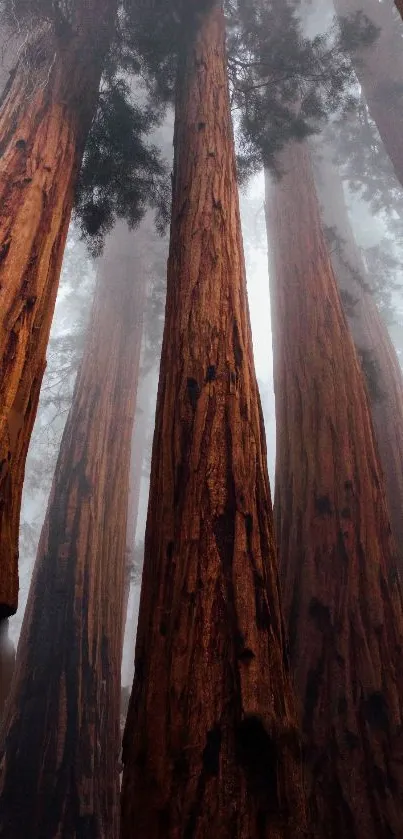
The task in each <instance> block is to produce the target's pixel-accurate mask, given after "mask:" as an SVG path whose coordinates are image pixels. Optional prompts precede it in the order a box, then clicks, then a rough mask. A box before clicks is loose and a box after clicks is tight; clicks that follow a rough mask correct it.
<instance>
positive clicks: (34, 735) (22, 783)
mask: <svg viewBox="0 0 403 839" xmlns="http://www.w3.org/2000/svg"><path fill="white" fill-rule="evenodd" d="M121 244H122V243H121ZM115 247H116V239H115ZM110 257H111V258H108V256H105V258H104V262H103V265H102V273H101V275H100V277H99V281H98V286H97V290H96V298H95V304H94V309H93V314H92V319H91V323H90V327H89V335H88V340H87V344H86V350H85V353H84V357H83V361H82V364H81V368H80V372H79V374H78V379H77V383H76V387H75V392H74V398H73V403H72V407H71V410H70V414H69V417H68V420H67V424H66V428H65V431H64V434H63V440H62V444H61V449H60V454H59V458H58V463H57V467H56V473H55V477H54V481H53V487H52V492H51V497H50V501H49V507H48V511H47V516H46V521H45V524H44V527H43V531H42V535H41V540H40V544H39V548H38V555H37V561H36V565H35V570H34V576H33V581H32V584H31V590H30V594H29V599H28V605H27V608H26V613H25V617H24V624H23V629H22V636H21V640H20V643H19V647H18V655H17V661H16V675H15V679H14V681H13V688H12V693H11V696H10V701H9V703H8V704H7V714H6V719H5V727H4V731H3V733H2V741H1V744H0V836H1V837H11V836H12V837H13V839H26V837H27V825H29V837H30V839H55V837H59V836H60V837H66V839H67V837H68V839H75V838H76V839H82V837H84V836H85V837H86V839H116V837H117V835H118V815H119V806H118V796H119V774H118V773H119V765H118V761H119V752H120V665H121V654H122V635H123V627H122V611H123V592H124V581H125V570H126V527H127V500H128V491H129V470H130V444H131V435H132V423H133V415H134V405H135V396H136V388H137V375H138V364H139V352H140V342H141V328H139V327H140V325H141V323H142V314H143V313H142V311H141V310H140V312H139V309H138V303H139V298H140V304H141V298H142V291H141V288H142V278H140V280H139V279H138V278H135V279H133V276H132V274H131V271H129V270H128V269H127V266H126V265H125V264H123V265H122V263H121V264H119V263H116V257H115V258H113V254H111V255H110Z"/></svg>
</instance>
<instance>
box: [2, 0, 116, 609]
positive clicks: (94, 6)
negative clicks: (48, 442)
mask: <svg viewBox="0 0 403 839" xmlns="http://www.w3.org/2000/svg"><path fill="white" fill-rule="evenodd" d="M75 7H77V9H76V8H75ZM75 7H74V10H73V13H72V26H71V30H70V31H69V34H68V35H65V36H63V38H62V37H61V36H60V35H56V34H55V32H54V31H53V29H52V27H51V26H50V24H43V25H42V26H41V27H39V28H38V30H37V31H36V33H35V35H33V36H32V38H30V40H29V42H28V43H27V45H26V47H25V49H24V51H23V52H22V54H21V57H20V60H19V63H18V65H17V67H16V69H15V71H14V72H13V74H12V75H11V77H10V82H9V84H8V86H7V87H6V90H5V92H4V94H3V98H2V100H1V103H0V311H1V319H0V619H1V618H2V617H6V616H7V615H10V614H13V613H14V612H15V611H16V608H17V600H18V528H19V517H20V506H21V492H22V484H23V478H24V469H25V460H26V454H27V449H28V444H29V440H30V436H31V431H32V426H33V423H34V419H35V415H36V410H37V405H38V398H39V391H40V386H41V380H42V376H43V372H44V369H45V354H46V346H47V342H48V338H49V330H50V325H51V320H52V316H53V310H54V304H55V298H56V293H57V286H58V280H59V275H60V268H61V262H62V257H63V251H64V246H65V241H66V235H67V230H68V225H69V220H70V214H71V208H72V202H73V191H74V185H75V181H76V176H77V172H78V168H79V166H80V161H81V157H82V153H83V148H84V142H85V138H86V135H87V131H88V128H89V125H90V120H91V118H92V115H93V112H94V109H95V105H96V100H97V92H98V86H99V80H100V74H101V69H102V64H103V58H104V54H105V50H106V49H107V47H108V43H109V38H110V35H111V31H112V27H113V21H114V14H115V8H116V0H102V2H100V1H99V0H75Z"/></svg>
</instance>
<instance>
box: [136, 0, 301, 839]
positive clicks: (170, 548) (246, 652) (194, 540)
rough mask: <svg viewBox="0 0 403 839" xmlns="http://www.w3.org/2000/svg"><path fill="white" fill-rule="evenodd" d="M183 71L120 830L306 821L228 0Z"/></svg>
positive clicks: (256, 827)
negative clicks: (245, 219)
mask: <svg viewBox="0 0 403 839" xmlns="http://www.w3.org/2000/svg"><path fill="white" fill-rule="evenodd" d="M211 6H212V7H211V8H209V9H207V10H206V9H205V8H204V9H203V10H202V12H201V14H200V16H199V19H198V25H199V29H198V32H197V34H196V35H195V37H194V41H193V42H191V43H189V44H188V48H187V55H186V59H185V60H184V63H183V66H182V67H181V69H180V73H179V80H178V89H177V105H176V125H175V166H174V194H173V206H172V225H171V243H170V256H169V263H168V291H167V306H166V321H165V331H164V340H163V349H162V360H161V370H160V381H159V391H158V402H157V415H156V426H155V436H154V444H153V458H152V469H151V487H150V500H149V509H148V521H147V531H146V544H145V561H144V571H143V583H142V592H141V603H140V615H139V625H138V635H137V644H136V656H135V677H134V684H133V691H132V695H131V700H130V707H129V713H128V719H127V723H126V729H125V736H124V748H123V761H124V766H125V768H124V776H123V788H122V833H121V835H122V837H123V838H124V839H126V837H127V839H129V837H131V836H133V831H137V832H138V834H139V835H140V836H147V839H157V837H161V839H162V837H164V839H165V837H172V839H173V837H175V838H177V837H183V839H185V837H186V839H202V837H203V839H204V837H206V838H207V837H208V836H211V835H214V836H215V837H217V839H230V837H231V839H232V837H233V839H253V837H256V839H257V837H259V839H262V838H263V837H267V839H268V837H270V839H274V837H275V839H280V837H297V836H301V835H304V826H305V821H304V806H303V796H302V784H301V769H300V757H299V740H298V732H297V728H296V725H295V718H294V703H293V696H292V691H291V685H290V679H289V673H288V665H287V662H286V660H285V654H284V647H285V641H284V632H283V625H282V617H281V610H280V601H279V589H278V578H277V568H276V558H275V545H274V539H273V526H272V512H271V500H270V490H269V483H268V476H267V466H266V447H265V440H264V430H263V424H262V417H261V410H260V402H259V395H258V391H257V385H256V378H255V371H254V366H253V358H252V341H251V333H250V324H249V314H248V308H247V301H246V283H245V269H244V258H243V248H242V238H241V229H240V218H239V206H238V195H237V184H236V171H235V159H234V147H233V136H232V125H231V117H230V111H229V97H228V84H227V77H226V64H225V25H224V17H223V12H222V8H221V4H220V3H214V4H211Z"/></svg>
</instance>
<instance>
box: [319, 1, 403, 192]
mask: <svg viewBox="0 0 403 839" xmlns="http://www.w3.org/2000/svg"><path fill="white" fill-rule="evenodd" d="M334 8H335V10H336V12H337V14H339V15H341V16H344V17H349V16H350V17H353V19H354V17H357V15H359V14H362V13H364V14H365V16H366V17H367V18H368V19H369V21H370V22H371V24H373V25H374V26H375V27H376V28H377V33H378V36H377V38H376V39H375V41H374V43H373V44H371V45H370V46H368V47H366V46H361V47H360V46H357V45H356V46H355V48H354V49H352V51H351V57H352V60H353V63H354V68H355V71H356V73H357V76H358V79H359V82H360V85H361V86H362V90H363V92H364V96H365V99H366V103H367V106H368V109H369V112H370V114H371V116H372V119H373V120H374V121H375V123H376V125H377V128H378V131H379V134H380V136H381V138H382V142H383V144H384V146H385V149H386V152H387V154H388V155H389V158H390V160H391V162H392V165H393V168H394V171H395V174H396V177H397V179H398V180H399V182H400V183H401V184H402V185H403V152H402V148H401V136H402V132H403V86H402V78H403V53H402V48H401V47H402V36H403V25H402V22H401V20H400V18H399V16H398V14H397V13H396V10H395V8H394V4H393V3H388V2H386V3H385V2H383V3H380V2H378V0H334Z"/></svg>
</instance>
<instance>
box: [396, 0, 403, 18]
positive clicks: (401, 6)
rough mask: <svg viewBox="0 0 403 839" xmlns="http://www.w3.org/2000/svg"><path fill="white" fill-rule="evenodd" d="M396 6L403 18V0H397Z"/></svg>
mask: <svg viewBox="0 0 403 839" xmlns="http://www.w3.org/2000/svg"><path fill="white" fill-rule="evenodd" d="M395 6H396V8H397V9H398V10H399V12H400V15H401V17H402V18H403V0H395Z"/></svg>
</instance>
